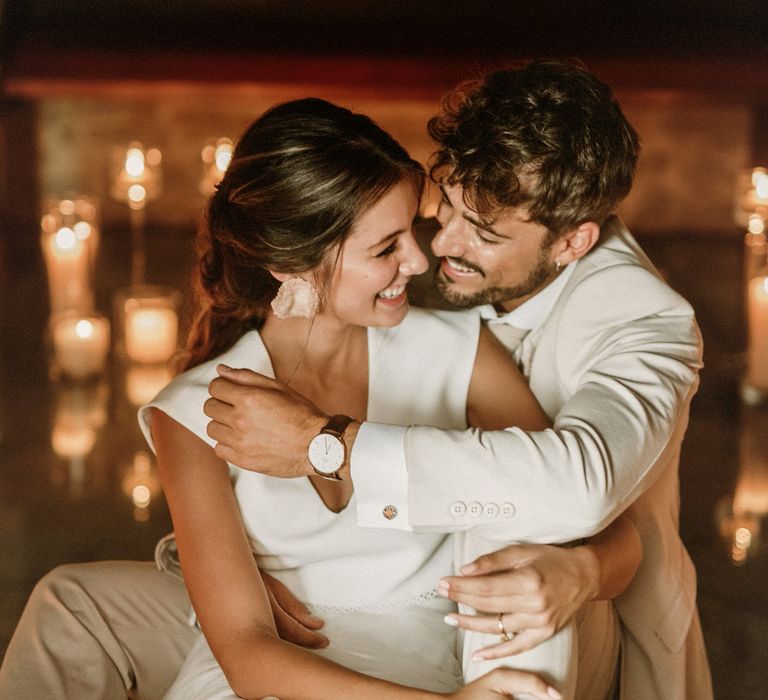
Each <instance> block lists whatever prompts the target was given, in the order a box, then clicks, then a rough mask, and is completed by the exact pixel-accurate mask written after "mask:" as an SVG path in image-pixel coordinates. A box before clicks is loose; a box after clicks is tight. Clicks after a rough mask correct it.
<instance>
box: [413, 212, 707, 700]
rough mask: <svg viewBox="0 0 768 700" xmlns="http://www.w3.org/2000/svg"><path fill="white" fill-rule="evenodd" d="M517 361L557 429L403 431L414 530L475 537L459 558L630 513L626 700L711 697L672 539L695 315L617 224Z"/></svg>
mask: <svg viewBox="0 0 768 700" xmlns="http://www.w3.org/2000/svg"><path fill="white" fill-rule="evenodd" d="M521 352H522V353H523V355H524V357H525V358H526V361H525V365H526V370H527V372H528V374H529V380H530V385H531V388H532V389H533V391H534V393H535V394H536V396H537V397H538V399H539V401H540V403H541V404H542V406H543V407H544V409H545V410H546V411H547V413H548V414H549V415H550V416H552V418H553V422H554V427H553V429H551V430H547V431H545V432H540V433H524V432H523V431H521V430H518V429H510V430H507V431H495V432H485V433H483V432H481V431H477V430H470V431H464V432H446V431H440V430H436V429H434V428H429V427H418V426H417V427H412V428H410V429H409V430H408V432H407V433H406V461H407V468H408V502H409V506H408V507H409V513H410V516H409V517H410V523H411V525H412V526H413V527H414V528H419V527H424V528H428V529H432V528H436V529H441V530H445V529H454V530H463V529H465V528H466V527H467V526H472V527H474V528H475V531H474V532H475V534H472V533H467V534H465V535H463V537H466V538H467V539H466V541H465V550H464V551H465V553H467V554H468V555H469V554H473V553H479V552H480V551H487V550H488V549H489V546H488V539H492V540H495V541H497V542H498V541H500V540H507V541H509V540H516V541H527V542H549V543H557V542H565V541H569V540H573V539H575V538H579V537H586V536H589V535H591V534H594V533H595V532H598V531H599V530H601V529H602V528H604V527H605V526H606V525H607V524H608V523H610V522H611V520H613V519H614V518H615V517H616V516H617V515H618V514H620V513H621V512H623V511H625V510H626V509H627V508H629V507H630V506H631V508H630V510H629V512H630V514H631V515H632V517H633V519H634V521H635V522H636V524H637V526H638V528H639V530H640V535H641V538H642V541H643V548H644V557H643V562H642V564H641V566H640V569H639V571H638V573H637V575H636V577H635V579H634V580H633V582H632V584H631V585H630V586H629V588H628V589H627V591H626V592H625V593H624V594H623V595H622V596H621V597H620V598H618V599H617V600H616V601H615V605H616V608H617V610H618V613H619V616H620V618H621V621H622V634H623V648H622V698H627V699H628V700H629V699H631V700H639V699H642V700H650V699H652V698H659V700H661V699H663V700H672V699H676V698H696V699H697V700H706V699H707V698H710V697H712V690H711V680H710V674H709V667H708V663H707V659H706V652H705V650H704V645H703V640H702V637H701V629H700V626H699V622H698V615H697V612H696V604H695V599H696V577H695V571H694V568H693V564H692V562H691V560H690V558H689V556H688V553H687V552H686V550H685V547H684V546H683V544H682V542H681V540H680V537H679V531H678V515H679V484H678V463H679V457H680V446H681V442H682V439H683V435H684V432H685V429H686V427H687V423H688V411H689V404H690V401H691V398H692V396H693V395H694V393H695V391H696V389H697V387H698V371H699V369H700V367H701V339H700V334H699V330H698V327H697V325H696V321H695V319H694V314H693V310H692V309H691V307H690V306H689V305H688V303H687V302H686V301H685V300H684V299H682V298H681V297H680V296H679V295H678V294H677V293H675V292H674V291H673V290H672V289H670V287H669V286H667V285H666V284H665V283H664V282H663V280H662V279H661V278H660V277H659V275H658V273H657V272H656V271H655V269H654V268H653V265H652V264H651V263H650V261H649V260H648V259H647V257H646V256H645V255H644V253H643V252H642V251H641V249H640V248H639V246H638V245H637V243H636V242H635V240H634V239H633V238H632V236H631V235H630V234H629V232H628V231H627V230H626V229H625V228H624V226H623V224H622V223H621V222H620V221H619V220H618V219H617V218H616V217H612V218H611V219H609V221H608V222H607V223H606V225H605V226H604V227H603V231H602V235H601V242H600V243H599V245H598V246H596V248H595V249H594V250H593V251H591V252H590V253H589V254H588V255H587V256H586V257H585V258H583V259H582V260H580V261H579V263H578V265H577V266H576V268H575V270H574V272H573V274H572V275H571V278H570V279H569V280H568V283H567V285H566V286H565V288H564V289H563V291H562V293H561V294H560V296H559V297H558V301H557V302H556V304H555V306H554V308H553V310H552V312H551V313H550V314H549V316H548V317H547V320H546V321H545V322H544V324H543V326H542V327H540V328H539V329H537V330H536V331H533V332H532V333H531V334H530V335H529V337H528V338H526V340H525V341H524V344H523V347H522V348H521ZM468 470H471V471H470V474H471V478H467V477H468ZM499 503H503V507H502V508H501V509H500V508H498V507H493V506H492V507H491V508H487V509H486V508H485V507H484V506H485V504H499ZM457 504H458V507H457ZM466 504H474V505H475V507H474V508H462V505H466ZM477 504H480V505H481V506H483V507H481V508H478V507H477ZM510 514H511V515H510ZM475 537H476V541H473V538H475ZM492 548H493V547H491V549H492Z"/></svg>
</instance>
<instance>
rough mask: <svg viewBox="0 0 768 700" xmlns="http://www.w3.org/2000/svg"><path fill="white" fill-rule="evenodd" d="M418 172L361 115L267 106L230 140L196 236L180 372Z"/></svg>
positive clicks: (325, 262)
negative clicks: (281, 277) (192, 306)
mask: <svg viewBox="0 0 768 700" xmlns="http://www.w3.org/2000/svg"><path fill="white" fill-rule="evenodd" d="M403 178H410V179H411V180H412V182H413V185H414V187H415V188H416V191H417V192H419V193H420V192H421V189H422V186H423V183H424V170H423V168H422V166H421V165H420V164H419V163H418V162H416V161H414V160H413V159H411V157H410V156H409V155H408V153H407V152H406V151H405V149H403V148H402V146H400V144H398V143H397V141H395V140H394V139H393V138H392V137H391V136H390V135H389V134H387V133H386V132H385V131H383V130H382V129H381V128H380V127H379V126H377V125H376V124H375V123H374V122H373V121H371V120H370V119H369V118H368V117H366V116H363V115H361V114H354V113H353V112H351V111H349V110H348V109H344V108H342V107H338V106H336V105H333V104H331V103H329V102H326V101H324V100H320V99H316V98H308V99H304V100H296V101H293V102H287V103H285V104H282V105H279V106H277V107H274V108H272V109H270V110H269V111H267V112H266V113H264V114H263V115H262V116H261V117H260V118H259V119H257V120H256V121H255V122H254V123H253V124H252V125H251V126H250V127H249V128H248V130H247V131H246V132H245V133H244V134H243V136H242V137H241V138H240V140H239V142H238V144H237V147H236V148H235V151H234V154H233V156H232V161H231V163H230V165H229V167H228V169H227V172H226V174H225V175H224V179H223V180H222V181H221V183H220V184H219V186H218V188H217V190H216V193H215V194H214V195H213V197H212V198H211V200H210V202H209V204H208V209H207V215H206V217H205V221H204V222H203V224H202V225H201V227H200V229H199V231H198V237H197V245H198V254H199V262H198V266H197V270H196V275H195V293H196V302H197V311H196V313H195V315H194V318H193V322H192V325H191V328H190V332H189V336H188V339H187V347H186V352H185V353H184V355H183V356H182V358H181V362H180V365H181V369H182V370H184V369H188V368H190V367H194V366H195V365H198V364H201V363H202V362H205V361H207V360H209V359H211V358H213V357H216V356H217V355H219V354H221V353H222V352H225V351H226V350H228V349H229V348H230V347H232V345H234V344H235V342H236V341H237V340H238V339H239V338H240V337H241V336H242V335H243V334H244V333H246V332H247V331H249V330H251V329H252V328H258V327H259V326H260V325H261V322H262V320H263V318H264V312H265V309H266V307H267V305H268V304H269V302H270V301H271V300H272V298H273V297H274V296H275V293H276V292H277V288H278V286H279V283H278V282H277V280H276V279H275V278H274V277H273V276H272V275H271V274H270V273H269V270H275V271H278V272H293V273H297V272H304V271H306V270H310V269H312V268H316V267H318V266H321V267H320V269H321V270H322V269H323V266H327V270H326V278H328V279H329V276H328V275H329V274H330V271H331V270H330V268H331V267H332V265H333V260H334V259H335V258H334V256H333V255H332V254H331V252H332V251H334V250H338V249H339V246H340V245H341V244H342V243H343V242H344V240H345V239H346V238H347V236H348V235H349V233H350V231H351V229H352V227H353V225H354V224H355V222H356V221H357V220H358V219H359V217H360V216H361V215H362V214H364V213H365V211H366V210H367V209H368V208H370V207H371V206H372V205H373V204H375V203H376V202H377V201H378V200H379V199H380V198H381V197H382V196H383V195H385V194H386V193H387V192H388V191H389V190H390V189H391V188H392V187H393V186H394V185H396V184H397V183H398V182H400V181H402V180H403Z"/></svg>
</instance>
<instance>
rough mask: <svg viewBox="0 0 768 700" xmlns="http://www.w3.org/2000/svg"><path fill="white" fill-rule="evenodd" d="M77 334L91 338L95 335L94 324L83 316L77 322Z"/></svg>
mask: <svg viewBox="0 0 768 700" xmlns="http://www.w3.org/2000/svg"><path fill="white" fill-rule="evenodd" d="M75 335H76V336H77V337H78V338H83V339H85V338H90V337H91V336H92V335H93V324H92V323H91V322H90V321H88V320H87V319H84V318H81V319H80V320H79V321H78V322H77V323H76V324H75Z"/></svg>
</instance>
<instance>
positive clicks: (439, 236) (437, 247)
mask: <svg viewBox="0 0 768 700" xmlns="http://www.w3.org/2000/svg"><path fill="white" fill-rule="evenodd" d="M461 224H462V222H461V221H460V220H456V219H454V218H451V219H450V220H448V221H447V222H446V224H445V226H443V227H442V228H441V229H440V230H439V231H438V232H437V233H436V234H435V237H434V238H433V239H432V252H433V253H434V254H435V256H436V257H438V258H443V257H449V258H461V257H464V252H465V251H466V245H465V239H464V236H463V233H462V228H463V227H462V225H461Z"/></svg>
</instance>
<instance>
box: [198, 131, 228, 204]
mask: <svg viewBox="0 0 768 700" xmlns="http://www.w3.org/2000/svg"><path fill="white" fill-rule="evenodd" d="M233 150H234V147H233V145H232V141H231V140H230V139H228V138H226V137H224V138H220V139H218V140H216V141H209V142H208V143H207V144H206V146H205V148H203V151H202V154H201V155H202V159H203V168H204V173H203V178H202V180H201V181H200V191H201V192H202V193H203V194H204V195H210V194H213V190H214V188H215V186H216V185H218V184H219V182H221V178H223V177H224V173H225V172H226V170H227V168H228V167H229V163H230V161H231V160H232V152H233Z"/></svg>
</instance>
